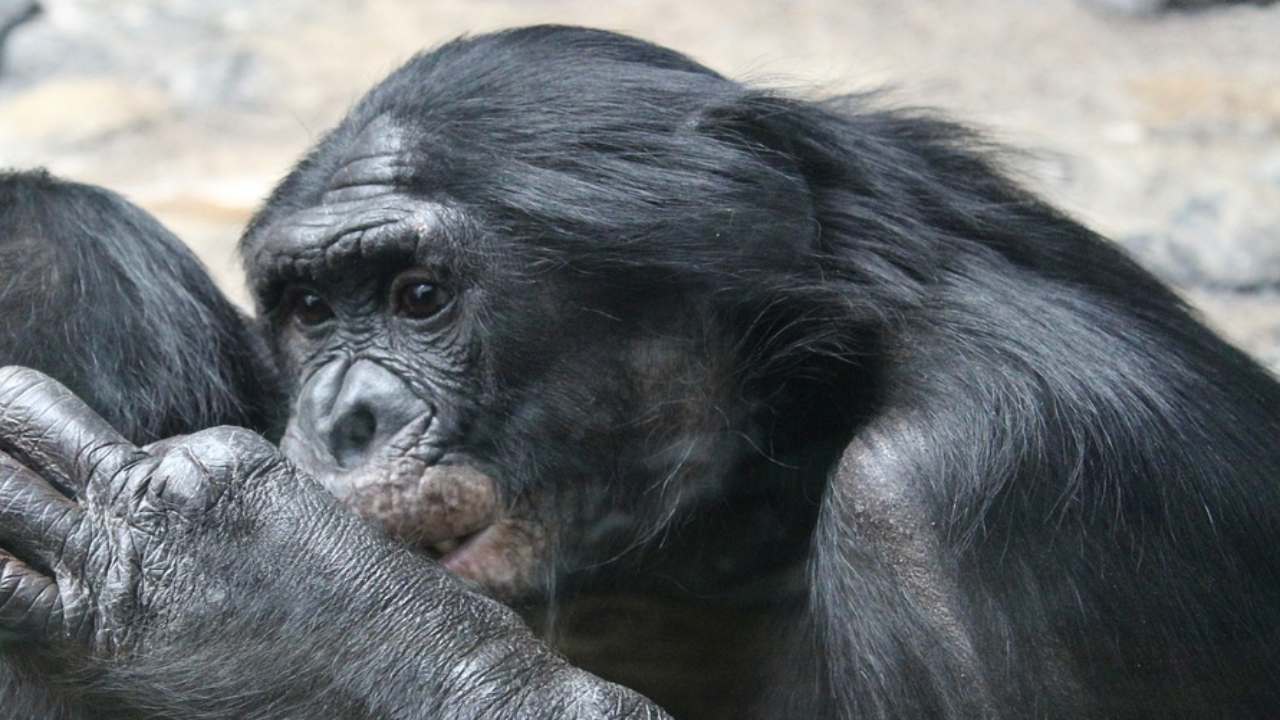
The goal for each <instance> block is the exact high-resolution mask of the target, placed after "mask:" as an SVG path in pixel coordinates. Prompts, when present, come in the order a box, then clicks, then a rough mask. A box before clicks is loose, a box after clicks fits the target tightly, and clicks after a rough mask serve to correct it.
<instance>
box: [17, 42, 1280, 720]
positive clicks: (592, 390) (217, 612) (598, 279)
mask: <svg viewBox="0 0 1280 720" xmlns="http://www.w3.org/2000/svg"><path fill="white" fill-rule="evenodd" d="M242 251H243V257H244V260H245V265H246V268H247V270H248V276H249V281H250V285H251V288H252V290H253V292H254V295H255V299H256V302H257V305H258V310H259V320H258V322H259V323H260V325H261V327H262V328H263V329H264V332H265V337H266V339H267V343H268V345H269V353H270V355H271V358H272V360H273V361H274V363H275V364H276V365H277V367H278V369H279V371H280V377H281V378H282V381H281V385H282V388H283V391H284V393H285V394H286V395H287V398H288V399H287V400H286V401H285V407H286V408H287V414H288V421H287V425H286V427H285V429H284V431H283V437H282V439H281V441H280V450H281V451H282V453H283V454H282V453H281V452H279V451H277V450H276V448H275V447H274V446H273V445H272V444H270V443H269V442H267V441H266V440H263V439H262V438H261V437H259V436H258V435H255V434H253V433H251V432H247V431H244V430H239V429H233V428H216V429H212V430H205V431H202V432H198V433H195V434H193V435H189V436H186V437H184V438H176V439H172V440H167V441H162V442H161V443H159V444H157V445H152V446H150V447H143V448H139V447H138V446H137V445H136V444H135V443H132V442H130V441H129V440H128V439H127V438H124V437H122V436H121V435H119V434H117V433H116V432H115V431H114V430H112V428H111V427H110V424H109V423H107V422H105V421H103V420H102V419H100V418H99V417H98V416H97V415H95V414H94V413H93V412H91V411H90V410H88V409H87V408H85V407H84V406H83V405H81V404H80V403H79V402H78V401H77V400H76V399H75V397H74V396H73V394H72V393H71V392H69V391H67V390H66V389H64V388H62V387H61V386H59V385H57V384H56V383H53V382H51V381H50V380H48V379H47V378H45V377H44V376H42V375H40V374H38V373H34V372H31V371H29V370H25V369H20V368H10V369H6V370H3V371H0V450H3V454H0V566H2V569H0V628H4V629H5V630H6V631H7V632H8V633H9V634H10V635H11V637H12V638H13V640H12V641H11V643H10V644H11V646H16V647H20V648H22V649H23V650H24V651H25V652H29V653H31V654H33V655H35V656H38V657H40V658H41V659H42V661H43V664H42V665H41V666H40V668H41V669H40V673H41V674H40V675H39V676H38V677H39V678H40V679H42V680H44V681H45V682H47V683H48V684H49V685H50V686H52V687H58V688H72V689H73V690H74V692H76V693H78V697H79V698H82V699H83V700H84V701H86V702H91V703H93V705H92V707H93V708H94V711H95V713H96V715H95V716H98V717H101V716H109V715H111V714H115V715H119V716H124V717H164V718H170V717H174V718H176V717H183V718H190V717H195V718H287V717H299V718H301V717H341V718H436V717H449V718H517V717H520V718H524V717H529V718H560V717H584V718H585V717H600V718H651V717H663V716H665V713H668V712H669V713H671V715H674V716H684V717H735V718H736V717H770V718H781V717H786V718H792V717H796V718H800V717H839V718H978V717H982V718H1150V717H1160V718H1192V717H1194V718H1209V717H1213V718H1218V717H1232V718H1244V717H1251V718H1260V717H1269V716H1272V715H1274V713H1275V710H1276V708H1278V707H1280V683H1277V682H1276V677H1275V675H1276V671H1275V668H1276V667H1280V637H1278V635H1280V577H1278V575H1277V571H1278V570H1280V553H1277V552H1276V547H1277V546H1278V544H1280V523H1278V520H1280V505H1278V503H1280V383H1277V382H1276V380H1275V378H1273V377H1271V376H1270V375H1269V374H1268V373H1267V372H1266V371H1265V370H1263V369H1262V368H1261V367H1259V366H1258V365H1257V364H1255V363H1254V362H1253V361H1251V360H1250V359H1249V358H1248V357H1246V356H1245V355H1244V354H1243V353H1241V352H1239V351H1237V350H1236V349H1234V348H1232V347H1231V346H1229V345H1228V344H1227V343H1225V342H1223V341H1222V340H1221V339H1219V338H1218V337H1217V336H1215V335H1214V334H1213V333H1212V332H1210V331H1209V330H1208V329H1206V328H1205V327H1204V326H1203V325H1201V324H1200V323H1199V322H1198V321H1197V320H1196V319H1195V318H1194V317H1193V316H1192V314H1191V313H1190V312H1189V311H1188V310H1187V308H1186V307H1185V306H1184V305H1183V304H1182V303H1181V302H1180V301H1179V300H1178V298H1177V297H1176V296H1175V295H1174V294H1173V293H1171V292H1170V291H1169V290H1168V289H1167V288H1166V287H1164V286H1163V285H1161V284H1160V283H1159V282H1158V281H1156V280H1155V279H1153V278H1152V277H1151V276H1150V275H1148V274H1147V273H1145V272H1144V271H1142V270H1141V269H1139V268H1138V267H1137V266H1136V265H1135V264H1134V263H1133V262H1131V261H1130V260H1129V259H1128V258H1127V257H1126V256H1125V255H1123V254H1122V253H1121V252H1120V251H1118V250H1117V249H1115V248H1114V247H1113V246H1112V245H1110V244H1109V243H1107V242H1106V241H1105V240H1104V239H1102V238H1100V237H1099V236H1097V235H1096V234H1094V233H1093V232H1091V231H1089V230H1088V229H1086V228H1084V227H1082V226H1081V225H1079V224H1077V223H1076V222H1074V221H1073V220H1071V219H1070V218H1068V217H1065V216H1064V215H1062V214H1061V213H1059V212H1058V211H1056V210H1055V209H1053V208H1052V207H1050V206H1048V205H1046V204H1045V203H1044V202H1043V201H1041V200H1039V199H1037V198H1036V197H1035V196H1033V195H1031V194H1029V193H1028V192H1026V191H1024V190H1022V189H1021V188H1019V187H1018V186H1017V185H1015V184H1014V183H1012V182H1011V181H1009V180H1008V179H1007V177H1006V176H1005V175H1004V174H1002V172H1001V170H1000V167H999V160H998V158H997V157H996V156H994V155H993V154H992V151H991V150H989V149H987V147H986V146H985V145H984V144H983V143H982V141H981V140H980V139H979V138H977V137H975V136H974V135H973V134H971V133H970V132H968V131H966V130H965V129H963V128H962V127H960V126H957V125H955V124H953V123H951V122H948V121H945V120H941V119H936V118H933V117H930V116H927V115H925V114H921V113H917V112H905V111H901V110H887V109H882V108H881V107H880V105H879V102H878V101H877V100H876V98H874V97H868V96H854V97H849V98H843V99H838V100H831V101H823V102H813V101H803V100H797V99H791V98H788V97H784V96H780V95H778V94H775V93H771V92H767V91H762V90H757V89H752V88H748V87H745V86H743V85H741V84H739V83H736V82H733V81H731V80H728V79H725V78H724V77H722V76H720V75H718V74H716V73H714V72H712V71H711V70H708V69H706V68H705V67H702V66H701V65H698V64H696V63H695V62H694V61H692V60H690V59H689V58H687V57H685V56H683V55H680V54H678V53H675V52H672V51H670V50H666V49H663V48H660V47H656V46H654V45H651V44H648V43H645V42H642V41H639V40H635V39H631V38H627V37H624V36H620V35H616V34H612V33H608V32H602V31H594V30H586V29H579V28H566V27H550V26H542V27H533V28H525V29H520V30H513V31H507V32H500V33H496V34H490V35H482V36H477V37H472V38H465V39H460V40H457V41H454V42H451V43H449V44H446V45H444V46H442V47H440V48H438V49H436V50H434V51H431V52H427V53H425V54H423V55H420V56H418V57H415V58H414V59H412V60H411V61H410V62H409V63H408V64H406V65H405V66H404V67H402V68H401V69H399V70H397V71H396V72H394V73H393V74H392V75H391V76H390V77H389V78H387V79H386V80H385V81H384V82H382V83H381V84H380V85H378V86H377V87H376V88H374V89H373V90H372V91H371V92H370V93H369V94H368V95H367V96H366V97H365V98H364V99H363V100H362V101H361V102H360V103H359V104H358V105H357V106H356V107H355V108H354V109H353V110H352V112H351V113H350V114H349V116H348V117H347V118H346V119H345V120H343V121H342V122H341V123H340V124H339V126H338V127H337V128H335V129H334V130H333V131H331V132H330V133H329V134H328V135H327V136H325V137H324V138H323V139H322V140H321V141H320V142H319V144H318V145H317V147H316V148H315V149H314V150H313V151H312V152H311V153H309V154H308V155H307V156H306V157H305V158H304V159H303V160H302V161H301V162H300V163H299V164H298V166H297V167H296V168H295V169H294V170H293V171H292V172H291V173H290V174H289V175H288V177H286V178H285V179H284V180H283V182H282V183H281V184H280V185H279V186H278V187H277V188H276V190H275V191H274V193H273V194H272V195H271V197H270V199H269V200H268V201H267V203H266V205H265V207H264V208H263V209H262V210H261V211H260V213H259V214H258V215H257V216H256V218H255V219H254V220H253V221H252V223H251V224H250V226H249V228H248V229H247V230H246V232H245V235H244V238H243V241H242ZM154 275H155V282H161V280H162V277H161V276H163V275H164V273H163V272H160V273H154ZM22 292H23V294H24V297H29V298H31V300H32V301H33V302H44V296H45V294H46V293H48V292H50V291H49V290H47V289H42V286H36V287H27V289H25V290H23V291H22ZM138 310H139V309H138V308H137V307H135V306H132V305H130V304H129V303H118V304H115V305H113V306H112V307H111V311H113V312H114V313H116V314H117V315H118V316H128V315H129V314H131V313H135V312H137V311H138ZM86 311H87V310H86ZM99 312H102V313H105V312H107V311H106V310H100V311H99ZM142 316H143V317H147V315H146V314H145V313H143V315H142ZM6 322H12V321H11V320H9V319H6ZM187 327H188V326H187V325H182V324H179V325H176V326H175V329H174V330H173V331H172V332H173V333H174V335H175V337H176V338H177V341H178V342H180V343H181V342H189V341H190V340H189V339H188V338H187V335H188V334H189V333H188V332H187V330H185V328H187ZM104 331H105V330H104ZM89 332H91V333H92V332H96V330H92V331H89ZM167 332H169V331H166V330H164V329H163V328H161V329H158V330H155V331H153V332H151V333H150V334H147V333H138V334H137V335H135V336H132V342H133V343H134V344H135V345H136V346H139V347H145V346H147V345H148V344H150V343H152V342H157V341H158V340H159V339H160V338H163V337H165V336H166V334H167ZM207 362H208V363H210V364H216V363H217V362H218V361H217V359H216V357H214V356H212V355H211V356H210V357H209V358H208V359H207ZM95 377H96V375H95ZM110 381H111V380H110V379H107V380H104V382H110ZM91 384H92V382H91ZM82 392H84V391H82ZM286 456H287V457H286ZM322 488H323V489H327V490H328V491H329V492H323V491H322ZM344 508H354V509H355V510H356V511H357V512H356V513H348V512H346V511H345V510H344ZM370 521H372V522H370ZM499 601H501V602H499ZM516 611H519V613H520V614H519V615H518V614H516ZM522 616H523V617H522ZM535 629H536V631H537V633H536V634H535V632H534V630H535Z"/></svg>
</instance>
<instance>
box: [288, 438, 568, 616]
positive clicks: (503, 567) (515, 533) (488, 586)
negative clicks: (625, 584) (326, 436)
mask: <svg viewBox="0 0 1280 720" xmlns="http://www.w3.org/2000/svg"><path fill="white" fill-rule="evenodd" d="M432 420H433V418H432V417H431V416H424V417H422V418H420V419H418V420H415V421H414V422H411V423H409V424H408V425H407V426H406V427H405V428H403V430H401V431H400V432H398V433H397V434H396V436H395V437H394V438H392V439H391V441H390V442H388V443H387V444H386V445H385V446H384V447H383V448H382V449H381V450H380V451H379V452H378V453H377V455H376V456H375V457H373V458H370V459H369V460H368V461H367V462H365V463H363V464H361V465H360V466H359V467H355V468H351V469H342V468H339V467H337V466H336V464H335V463H334V462H332V461H331V459H329V458H321V457H317V455H318V454H317V453H315V452H314V451H313V450H312V449H311V448H312V446H311V445H310V444H308V443H306V442H304V441H302V439H301V438H299V437H298V436H297V435H296V434H294V433H293V432H290V431H291V430H293V428H292V427H291V428H290V429H289V430H287V431H286V433H285V438H284V440H283V442H282V443H281V447H282V448H283V449H284V450H285V452H286V454H288V455H290V457H291V458H292V459H293V460H294V462H296V463H298V464H299V465H300V466H301V467H303V468H304V469H306V470H309V471H311V472H312V474H313V475H315V477H316V479H317V480H319V481H320V482H321V483H322V484H323V485H325V487H327V488H328V489H329V490H330V491H331V492H332V493H333V494H334V495H336V496H337V497H338V498H339V499H340V500H342V501H343V502H344V503H346V504H347V505H348V506H350V507H351V508H352V509H354V510H355V511H356V512H358V513H359V514H360V515H361V516H362V517H365V518H367V519H369V520H371V521H373V522H376V523H378V524H379V525H381V526H382V527H383V529H385V530H386V531H387V533H389V534H390V535H391V536H393V537H395V538H396V539H398V540H400V541H402V542H404V543H406V544H408V545H410V546H412V547H414V548H417V549H419V550H421V551H422V552H423V553H424V554H426V555H428V556H430V557H431V558H433V559H435V560H437V561H438V562H439V563H440V564H441V565H443V566H444V567H445V568H446V569H448V570H449V571H451V572H452V573H454V574H455V575H458V576H459V577H462V578H464V579H466V580H469V581H471V582H473V583H475V584H476V585H478V586H480V587H481V588H483V589H484V590H485V591H486V592H489V593H491V594H493V595H495V596H497V597H500V598H504V599H506V598H512V597H514V596H517V595H519V594H521V593H522V592H524V591H526V590H528V589H529V588H530V587H531V586H532V580H533V570H534V567H535V565H536V563H537V560H538V559H539V558H540V557H541V555H542V551H543V548H544V546H545V542H544V538H545V533H544V532H543V531H542V529H541V527H540V526H539V525H538V524H536V523H533V522H531V521H529V520H526V519H523V518H519V517H515V516H513V515H512V514H511V513H510V512H508V511H506V510H505V509H504V508H503V507H501V506H500V503H499V502H498V500H499V498H498V485H497V483H496V482H495V480H494V478H493V477H492V476H491V475H490V474H488V473H486V472H484V471H482V470H480V469H478V468H477V466H476V465H475V464H474V463H473V462H471V461H470V459H469V458H466V457H463V456H458V455H451V454H447V453H444V452H442V451H441V450H439V448H438V445H437V444H436V443H435V442H434V441H433V438H432V437H431V435H432V434H431V433H430V432H429V429H430V427H431V425H432Z"/></svg>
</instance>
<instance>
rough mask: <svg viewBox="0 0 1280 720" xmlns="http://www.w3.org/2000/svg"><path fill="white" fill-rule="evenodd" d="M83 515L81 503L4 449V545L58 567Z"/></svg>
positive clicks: (0, 522)
mask: <svg viewBox="0 0 1280 720" xmlns="http://www.w3.org/2000/svg"><path fill="white" fill-rule="evenodd" d="M80 518H81V510H80V507H79V505H77V504H76V503H75V502H74V501H73V500H70V499H68V498H67V497H66V496H65V495H63V494H62V493H59V492H58V491H57V490H55V489H53V487H51V486H50V485H49V483H47V482H45V481H44V479H43V478H41V477H40V476H39V475H37V474H35V473H33V472H31V471H30V470H28V469H27V468H25V467H23V465H22V464H21V463H19V462H18V461H17V460H15V459H14V458H12V457H10V456H9V455H6V454H5V453H4V452H2V451H0V547H3V548H4V549H5V550H6V551H8V552H10V553H13V554H15V555H17V556H18V557H22V558H25V559H26V560H29V561H35V562H37V563H39V564H42V565H43V566H44V567H54V566H56V565H57V564H58V562H59V561H60V560H61V559H62V556H63V553H64V552H66V551H67V550H69V549H71V548H70V545H71V544H72V543H71V539H72V538H71V535H72V532H73V530H74V529H75V527H76V525H77V523H78V522H79V519H80Z"/></svg>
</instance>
